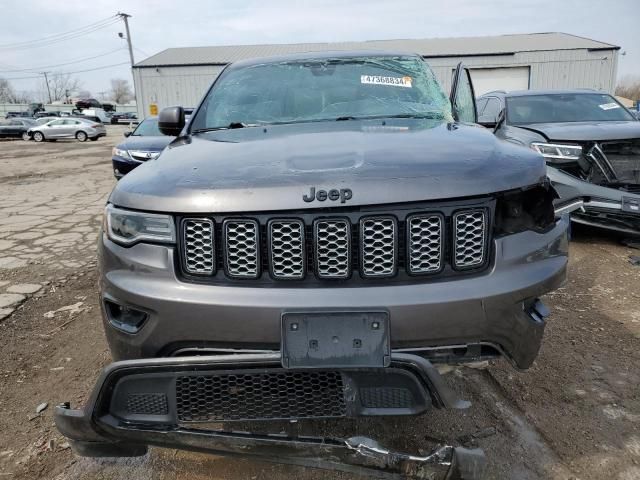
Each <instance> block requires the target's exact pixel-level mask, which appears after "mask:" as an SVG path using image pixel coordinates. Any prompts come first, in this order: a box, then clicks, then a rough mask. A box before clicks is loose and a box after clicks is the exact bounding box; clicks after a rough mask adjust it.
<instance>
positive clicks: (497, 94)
mask: <svg viewBox="0 0 640 480" xmlns="http://www.w3.org/2000/svg"><path fill="white" fill-rule="evenodd" d="M587 93H604V94H608V93H607V92H602V91H600V90H592V89H590V88H575V89H572V90H513V91H510V92H507V91H505V90H494V91H492V92H487V93H483V94H482V95H480V96H479V97H478V98H482V97H487V96H489V97H524V96H528V95H580V94H587Z"/></svg>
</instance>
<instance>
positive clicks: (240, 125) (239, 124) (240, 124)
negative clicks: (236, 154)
mask: <svg viewBox="0 0 640 480" xmlns="http://www.w3.org/2000/svg"><path fill="white" fill-rule="evenodd" d="M259 126H260V124H258V123H244V122H231V123H230V124H229V125H227V126H226V127H206V128H198V129H196V130H193V131H192V132H191V134H194V133H203V132H215V131H216V130H234V129H236V128H249V127H259Z"/></svg>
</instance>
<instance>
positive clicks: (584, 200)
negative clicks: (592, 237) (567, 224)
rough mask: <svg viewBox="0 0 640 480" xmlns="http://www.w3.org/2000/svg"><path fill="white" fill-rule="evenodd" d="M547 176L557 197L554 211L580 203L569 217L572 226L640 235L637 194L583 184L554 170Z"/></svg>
mask: <svg viewBox="0 0 640 480" xmlns="http://www.w3.org/2000/svg"><path fill="white" fill-rule="evenodd" d="M548 175H549V178H550V179H551V181H552V183H553V186H554V188H555V189H556V191H557V192H558V194H559V196H560V198H559V199H558V200H557V202H556V203H557V205H556V207H558V206H562V205H570V204H572V203H574V202H577V201H580V202H581V208H578V209H576V210H575V211H573V212H572V213H571V219H572V220H573V221H574V222H576V223H581V224H584V225H589V226H593V227H599V228H603V229H607V230H612V231H616V232H620V233H626V234H632V235H640V194H638V193H634V192H631V191H625V190H623V189H620V188H613V187H605V186H602V185H595V184H593V183H589V182H585V181H583V180H580V179H579V178H577V177H574V176H572V175H569V174H567V173H564V172H563V171H561V170H558V169H556V168H553V167H548Z"/></svg>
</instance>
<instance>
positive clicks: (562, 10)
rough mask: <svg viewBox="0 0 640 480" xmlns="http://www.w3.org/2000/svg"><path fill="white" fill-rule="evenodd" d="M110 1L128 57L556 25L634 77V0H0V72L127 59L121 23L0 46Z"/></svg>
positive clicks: (117, 70) (19, 76)
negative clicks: (593, 43)
mask: <svg viewBox="0 0 640 480" xmlns="http://www.w3.org/2000/svg"><path fill="white" fill-rule="evenodd" d="M119 10H120V11H123V12H126V13H129V14H130V15H132V18H131V19H130V27H131V37H132V39H133V44H134V47H135V51H134V55H135V59H136V61H140V60H142V59H144V58H146V57H147V56H150V55H152V54H154V53H157V52H159V51H161V50H163V49H165V48H169V47H184V46H205V45H234V44H253V43H298V42H325V41H328V42H331V41H345V40H376V39H391V38H429V37H463V36H474V35H499V34H506V33H533V32H551V31H556V32H566V33H571V34H575V35H581V36H585V37H589V38H593V39H595V40H600V41H603V42H607V43H612V44H615V45H619V46H621V47H622V50H621V52H624V53H623V54H622V55H621V56H620V57H619V58H620V61H619V66H618V77H619V78H621V77H624V76H626V75H638V76H640V0H606V1H603V0H564V1H563V0H518V1H516V0H457V1H450V2H444V1H432V0H403V1H394V0H382V1H379V0H348V1H347V0H326V1H314V2H311V1H303V0H268V1H265V0H260V1H258V0H248V1H242V0H235V1H224V2H221V1H206V0H188V1H184V0H183V1H180V2H176V1H165V0H154V1H145V0H126V1H121V0H110V1H108V2H100V1H87V0H82V1H80V0H63V1H59V0H33V1H24V0H3V2H2V8H1V11H2V15H1V16H0V19H1V20H0V76H4V77H5V78H13V79H14V80H12V84H13V86H14V88H15V89H16V90H26V91H34V90H37V89H39V88H41V86H42V83H41V81H40V80H37V79H34V78H24V77H33V76H35V75H37V73H34V72H33V71H27V69H36V72H37V71H41V70H47V71H52V72H55V71H62V72H78V71H80V70H89V69H96V68H99V67H104V66H107V65H114V64H122V63H126V62H128V60H129V57H128V53H127V50H126V49H125V47H126V42H125V41H124V40H122V39H120V38H118V35H117V34H118V32H121V31H124V27H123V26H122V22H119V23H116V24H113V25H110V26H108V27H106V28H102V29H99V30H97V31H95V32H92V33H90V34H87V35H83V36H80V37H78V38H75V39H71V40H67V41H63V42H59V43H56V44H47V45H41V46H38V47H37V48H31V47H30V48H21V49H16V48H15V47H13V48H6V46H7V44H15V43H18V42H29V41H32V40H38V39H41V38H43V37H48V36H51V35H56V34H59V33H64V32H67V31H70V30H73V29H78V28H80V27H84V26H86V25H88V24H91V23H94V22H98V21H100V20H103V19H105V18H107V17H109V16H111V15H114V14H115V13H116V12H117V11H119ZM96 56H97V58H93V59H90V60H85V59H87V57H96ZM76 60H83V61H80V62H76ZM71 62H73V63H71ZM60 64H66V65H60ZM56 65H60V66H56ZM74 75H75V76H77V77H78V78H79V79H80V80H81V82H82V86H83V87H84V89H86V90H89V91H91V92H92V93H93V94H94V95H95V96H98V92H101V91H106V90H108V89H109V80H110V79H111V78H126V79H131V74H130V70H129V67H128V66H127V65H119V66H114V67H110V68H105V69H100V70H94V71H91V72H81V73H77V74H74Z"/></svg>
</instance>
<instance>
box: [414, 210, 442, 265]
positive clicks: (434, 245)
mask: <svg viewBox="0 0 640 480" xmlns="http://www.w3.org/2000/svg"><path fill="white" fill-rule="evenodd" d="M443 246H444V219H443V218H442V215H440V214H437V213H427V214H418V215H412V216H411V217H409V219H408V220H407V249H408V255H409V257H408V262H407V268H408V270H409V272H410V273H412V274H414V275H419V274H425V273H437V272H439V271H440V270H442V267H443V258H442V257H443Z"/></svg>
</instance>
